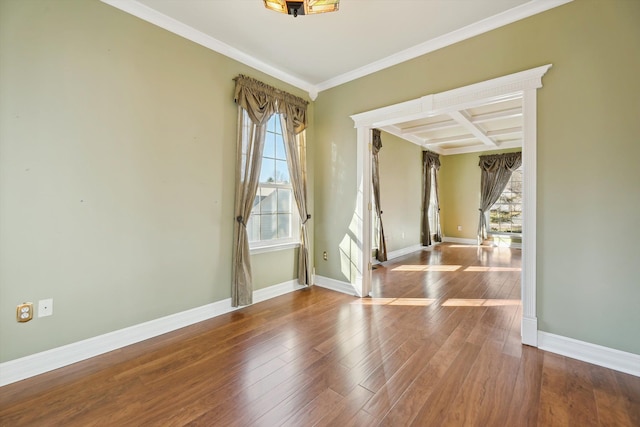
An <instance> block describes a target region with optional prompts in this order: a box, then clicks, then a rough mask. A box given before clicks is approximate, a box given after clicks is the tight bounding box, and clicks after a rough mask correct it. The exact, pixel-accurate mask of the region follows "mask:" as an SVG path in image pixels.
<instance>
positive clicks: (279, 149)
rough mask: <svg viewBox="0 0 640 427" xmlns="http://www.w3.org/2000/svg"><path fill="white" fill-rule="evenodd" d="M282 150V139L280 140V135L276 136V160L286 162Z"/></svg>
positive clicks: (285, 155)
mask: <svg viewBox="0 0 640 427" xmlns="http://www.w3.org/2000/svg"><path fill="white" fill-rule="evenodd" d="M284 150H285V148H284V139H283V138H282V135H278V138H277V140H276V159H280V160H285V161H286V160H287V152H286V151H284Z"/></svg>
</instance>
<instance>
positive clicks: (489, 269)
mask: <svg viewBox="0 0 640 427" xmlns="http://www.w3.org/2000/svg"><path fill="white" fill-rule="evenodd" d="M462 271H482V272H484V271H522V269H521V268H519V267H483V266H476V265H472V266H469V267H467V268H465V269H464V270H462Z"/></svg>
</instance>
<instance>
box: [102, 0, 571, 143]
mask: <svg viewBox="0 0 640 427" xmlns="http://www.w3.org/2000/svg"><path fill="white" fill-rule="evenodd" d="M102 1H103V2H105V3H107V4H110V5H112V6H114V7H116V8H118V9H121V10H123V11H125V12H128V13H130V14H132V15H134V16H137V17H139V18H141V19H144V20H146V21H148V22H151V23H153V24H155V25H158V26H160V27H162V28H165V29H167V30H169V31H171V32H173V33H176V34H178V35H180V36H182V37H185V38H187V39H189V40H192V41H194V42H196V43H198V44H201V45H203V46H205V47H207V48H209V49H212V50H214V51H216V52H219V53H221V54H223V55H226V56H228V57H230V58H233V59H235V60H237V61H239V62H241V63H244V64H246V65H249V66H251V67H253V68H256V69H258V70H260V71H262V72H264V73H266V74H269V75H271V76H273V77H275V78H278V79H280V80H282V81H285V82H287V83H289V84H291V85H293V86H296V87H298V88H300V89H303V90H305V91H307V92H308V93H309V96H310V97H311V99H312V100H313V99H315V98H316V96H317V94H318V92H321V91H323V90H326V89H329V88H332V87H334V86H338V85H340V84H343V83H346V82H348V81H351V80H355V79H357V78H359V77H362V76H365V75H367V74H371V73H373V72H376V71H379V70H382V69H384V68H387V67H390V66H393V65H396V64H399V63H401V62H404V61H407V60H409V59H412V58H415V57H418V56H421V55H424V54H425V53H428V52H431V51H434V50H437V49H440V48H442V47H445V46H448V45H451V44H453V43H456V42H459V41H462V40H465V39H467V38H470V37H473V36H476V35H478V34H482V33H484V32H487V31H490V30H492V29H495V28H498V27H501V26H503V25H507V24H509V23H511V22H514V21H517V20H520V19H523V18H526V17H528V16H531V15H535V14H537V13H540V12H543V11H545V10H548V9H551V8H554V7H557V6H560V5H562V4H565V3H568V2H569V1H571V0H341V1H340V10H339V11H337V12H333V13H324V14H319V15H308V16H299V17H297V18H294V17H293V16H290V15H284V14H280V13H277V12H273V11H271V10H268V9H266V8H265V7H264V3H263V0H102ZM381 129H382V130H384V131H386V132H389V133H391V134H394V135H396V136H398V137H400V138H403V139H405V140H407V141H411V142H413V143H415V144H418V145H421V146H423V147H425V148H427V149H430V150H432V151H435V152H437V153H440V154H458V153H466V152H474V151H487V150H491V149H499V148H511V147H518V146H521V144H522V106H521V99H520V98H517V99H509V100H502V101H500V102H495V103H491V104H487V105H485V106H482V107H478V108H474V109H466V110H460V111H455V112H451V113H448V114H446V115H441V116H436V117H429V118H426V119H421V120H413V121H407V122H404V123H395V124H394V125H390V126H386V127H382V128H381Z"/></svg>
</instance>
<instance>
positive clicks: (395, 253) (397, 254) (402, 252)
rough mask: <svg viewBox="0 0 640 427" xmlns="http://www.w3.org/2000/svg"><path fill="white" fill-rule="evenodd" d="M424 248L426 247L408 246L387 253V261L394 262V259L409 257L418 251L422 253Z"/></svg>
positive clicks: (418, 245)
mask: <svg viewBox="0 0 640 427" xmlns="http://www.w3.org/2000/svg"><path fill="white" fill-rule="evenodd" d="M423 247H424V246H422V245H421V244H419V243H418V244H417V245H413V246H407V247H406V248H402V249H397V250H395V251H391V252H389V253H387V261H389V260H392V259H394V258H399V257H401V256H404V255H409V254H412V253H414V252H417V251H421V250H422V248H423Z"/></svg>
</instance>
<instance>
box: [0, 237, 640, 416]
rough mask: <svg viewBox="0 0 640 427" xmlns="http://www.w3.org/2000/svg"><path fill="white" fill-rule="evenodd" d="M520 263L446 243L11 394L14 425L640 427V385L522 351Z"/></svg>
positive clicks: (5, 394) (506, 254) (7, 403)
mask: <svg viewBox="0 0 640 427" xmlns="http://www.w3.org/2000/svg"><path fill="white" fill-rule="evenodd" d="M519 269H520V251H519V250H511V249H508V248H477V247H465V246H457V245H448V244H442V245H439V246H436V247H434V248H432V249H429V250H423V251H420V252H416V253H415V254H411V255H407V256H405V257H402V258H399V259H397V260H394V261H393V262H387V263H385V265H384V266H379V267H378V268H377V269H376V270H375V272H374V294H375V295H376V297H375V298H370V299H369V298H367V299H357V298H354V297H351V296H349V295H344V294H340V293H336V292H332V291H329V290H326V289H322V288H319V287H312V288H311V289H306V290H302V291H297V292H295V293H292V294H288V295H284V296H281V297H278V298H274V299H271V300H269V301H265V302H262V303H259V304H255V305H253V306H250V307H246V308H243V309H242V310H239V311H236V312H233V313H229V314H227V315H223V316H220V317H217V318H214V319H211V320H208V321H205V322H202V323H199V324H197V325H193V326H190V327H187V328H183V329H181V330H179V331H175V332H172V333H169V334H166V335H163V336H160V337H156V338H154V339H151V340H148V341H145V342H142V343H138V344H135V345H132V346H129V347H126V348H123V349H120V350H116V351H113V352H111V353H108V354H105V355H102V356H99V357H95V358H93V359H90V360H87V361H84V362H80V363H77V364H75V365H72V366H69V367H65V368H62V369H58V370H56V371H53V372H50V373H46V374H43V375H40V376H37V377H34V378H30V379H27V380H24V381H21V382H18V383H15V384H10V385H7V386H4V387H1V388H0V426H7V427H9V426H11V427H14V426H184V425H189V426H268V427H272V426H280V425H282V426H340V427H342V426H377V425H380V426H467V425H468V426H580V427H583V426H640V378H638V377H634V376H631V375H626V374H622V373H620V372H616V371H612V370H609V369H605V368H601V367H597V366H594V365H590V364H587V363H583V362H580V361H576V360H572V359H568V358H565V357H563V356H559V355H556V354H551V353H546V352H543V351H540V350H537V349H535V348H531V347H527V346H522V345H521V344H520V334H519V328H520V318H521V311H522V310H521V304H520V302H519V298H520V271H519Z"/></svg>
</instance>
